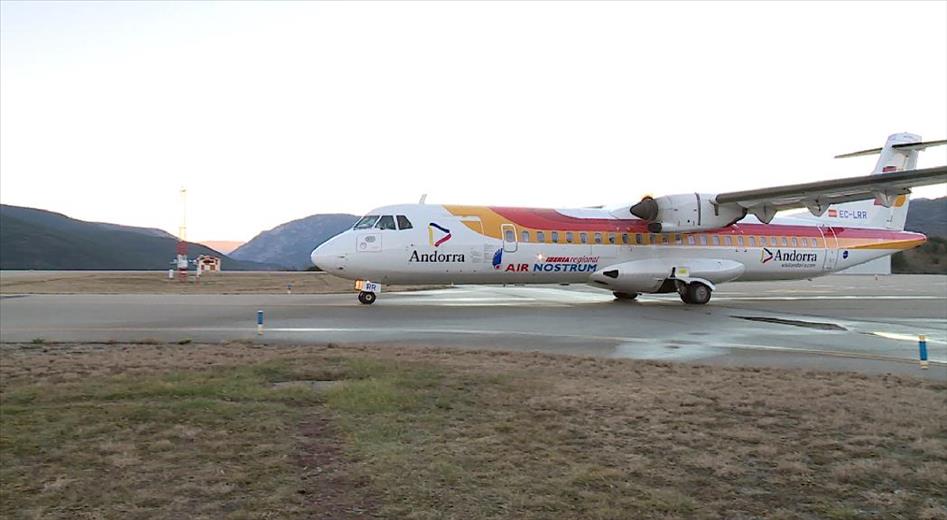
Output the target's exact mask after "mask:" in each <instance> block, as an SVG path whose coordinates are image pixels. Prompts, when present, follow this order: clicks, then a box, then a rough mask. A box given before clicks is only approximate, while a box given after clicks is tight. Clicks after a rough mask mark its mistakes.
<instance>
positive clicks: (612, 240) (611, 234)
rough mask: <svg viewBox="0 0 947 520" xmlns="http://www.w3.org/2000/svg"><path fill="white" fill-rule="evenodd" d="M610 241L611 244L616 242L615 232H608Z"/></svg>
mask: <svg viewBox="0 0 947 520" xmlns="http://www.w3.org/2000/svg"><path fill="white" fill-rule="evenodd" d="M608 243H609V244H614V243H615V233H609V234H608Z"/></svg>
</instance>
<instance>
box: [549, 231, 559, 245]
mask: <svg viewBox="0 0 947 520" xmlns="http://www.w3.org/2000/svg"><path fill="white" fill-rule="evenodd" d="M551 233H552V243H553V244H558V243H559V232H558V231H552V232H551Z"/></svg>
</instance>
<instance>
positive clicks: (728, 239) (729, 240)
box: [723, 235, 733, 246]
mask: <svg viewBox="0 0 947 520" xmlns="http://www.w3.org/2000/svg"><path fill="white" fill-rule="evenodd" d="M723 243H724V244H726V245H728V246H732V245H733V237H732V236H730V235H727V236H725V237H723Z"/></svg>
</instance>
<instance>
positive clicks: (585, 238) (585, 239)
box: [579, 232, 589, 244]
mask: <svg viewBox="0 0 947 520" xmlns="http://www.w3.org/2000/svg"><path fill="white" fill-rule="evenodd" d="M579 241H580V242H582V243H583V244H588V243H589V234H588V233H584V232H583V233H579Z"/></svg>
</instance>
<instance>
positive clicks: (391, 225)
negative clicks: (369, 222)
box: [375, 215, 398, 229]
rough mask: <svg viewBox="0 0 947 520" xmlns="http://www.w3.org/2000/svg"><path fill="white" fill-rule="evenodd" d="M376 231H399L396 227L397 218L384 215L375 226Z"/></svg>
mask: <svg viewBox="0 0 947 520" xmlns="http://www.w3.org/2000/svg"><path fill="white" fill-rule="evenodd" d="M375 228H376V229H398V228H396V227H395V217H392V216H391V215H383V216H382V217H381V218H380V219H378V223H377V224H375Z"/></svg>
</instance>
